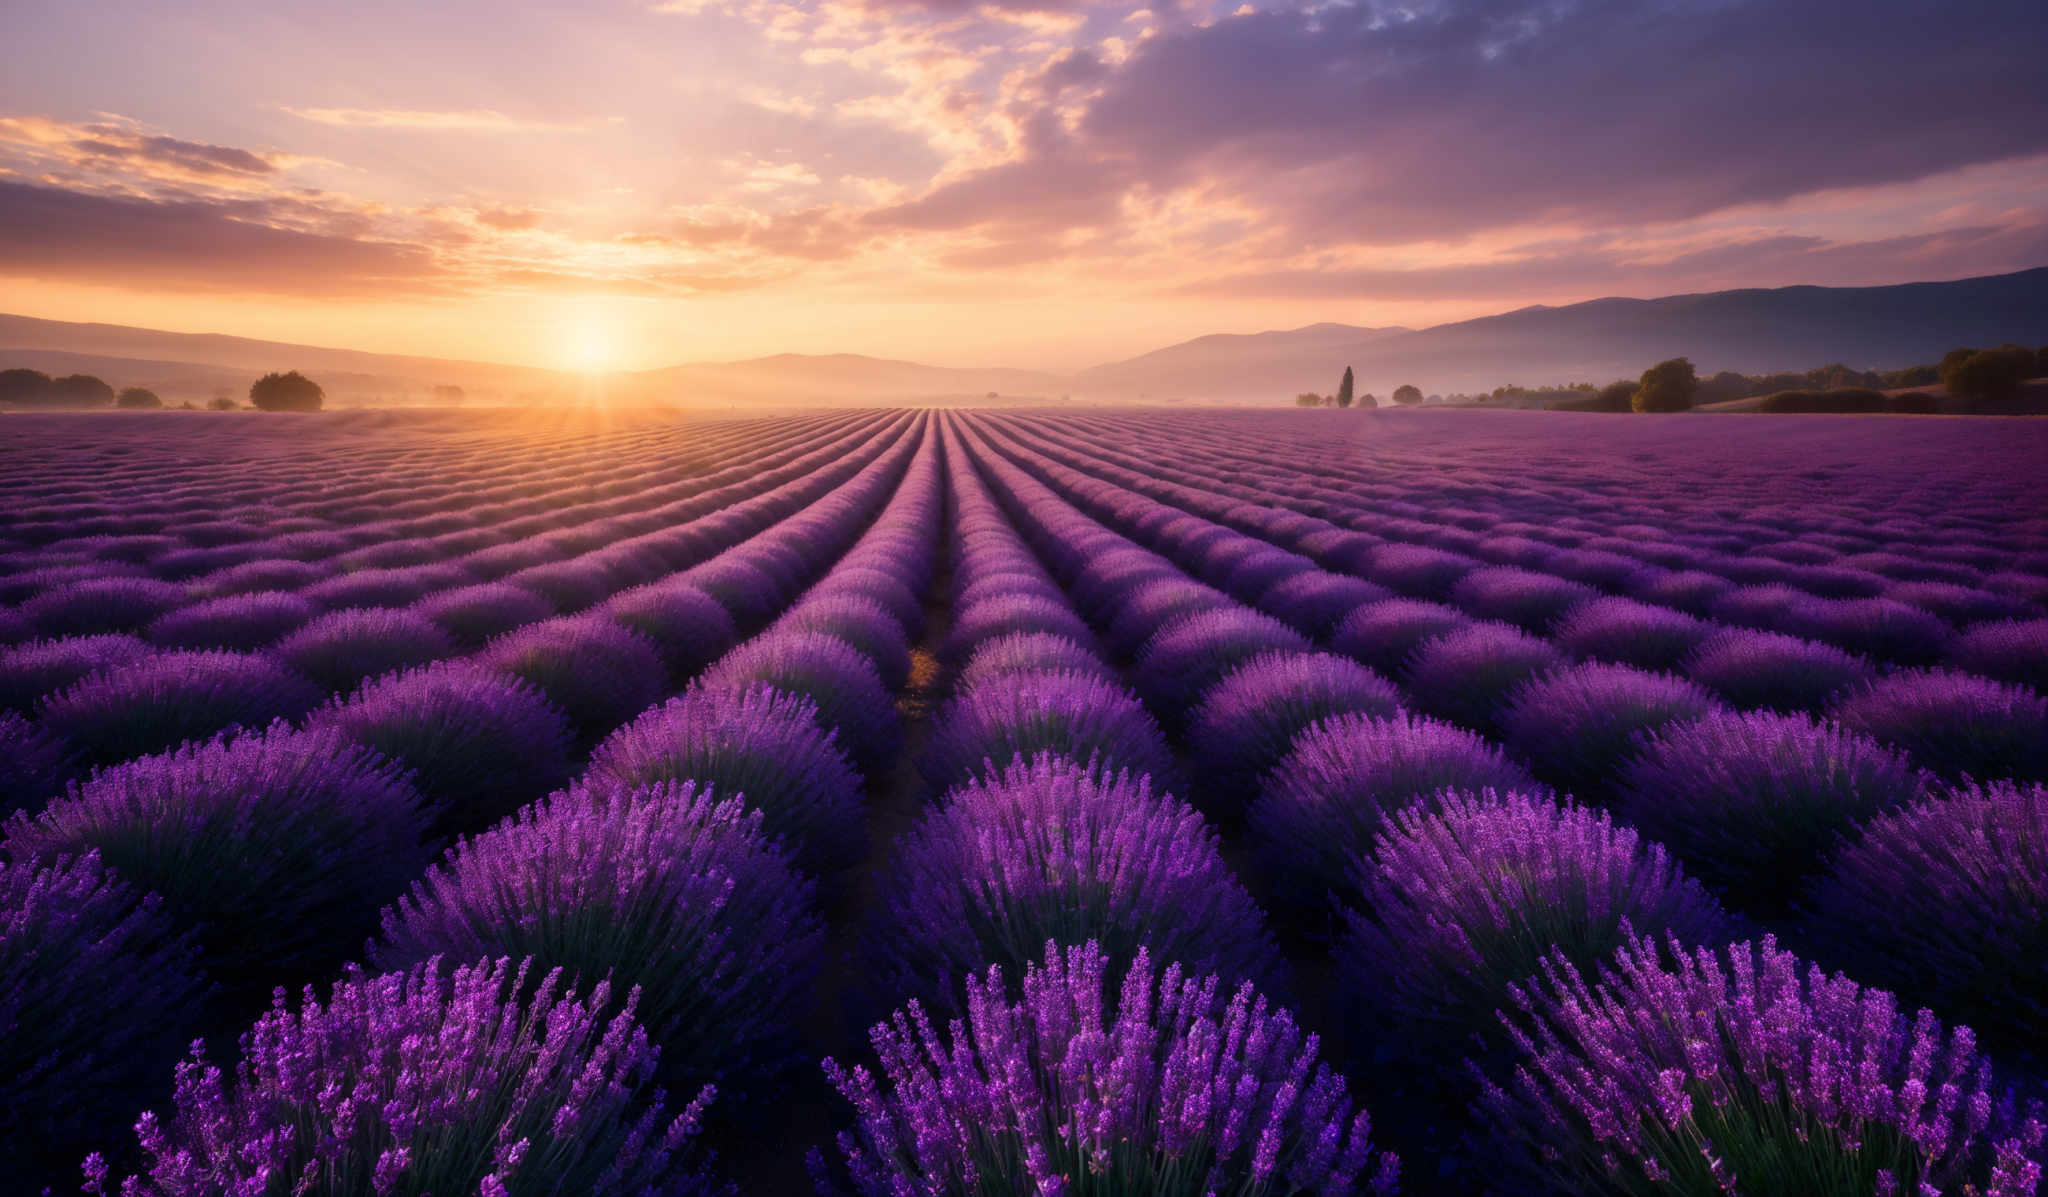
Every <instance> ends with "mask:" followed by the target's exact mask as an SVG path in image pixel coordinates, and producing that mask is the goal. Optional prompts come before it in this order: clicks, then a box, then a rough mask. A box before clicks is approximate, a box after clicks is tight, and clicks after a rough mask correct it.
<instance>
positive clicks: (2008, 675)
mask: <svg viewBox="0 0 2048 1197" xmlns="http://www.w3.org/2000/svg"><path fill="white" fill-rule="evenodd" d="M1947 664H1948V666H1949V667H1950V668H1951V669H1957V670H1961V671H1962V672H1964V673H1975V674H1980V675H1982V676H1984V677H1988V678H1992V679H1995V680H1997V681H2001V682H2012V683H2014V684H2015V685H2021V686H2032V687H2033V688H2034V689H2036V690H2038V691H2040V692H2042V693H2044V694H2048V619H2025V620H2021V619H2006V620H2000V621H1998V622H1996V623H1980V624H1978V625H1977V626H1976V627H1974V628H1971V629H1969V630H1968V631H1966V632H1964V633H1963V634H1962V635H1961V636H1958V637H1956V640H1955V643H1953V644H1951V645H1950V646H1949V652H1948V661H1947Z"/></svg>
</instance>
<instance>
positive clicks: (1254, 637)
mask: <svg viewBox="0 0 2048 1197" xmlns="http://www.w3.org/2000/svg"><path fill="white" fill-rule="evenodd" d="M1307 651H1309V644H1308V641H1306V640H1304V639H1302V637H1301V634H1300V633H1299V632H1296V631H1295V630H1294V629H1292V628H1290V627H1288V626H1287V625H1286V624H1284V623H1281V622H1280V621H1279V620H1277V619H1274V618H1273V617H1272V616H1270V615H1263V614H1261V613H1259V612H1257V611H1253V610H1250V609H1248V608H1244V607H1224V608H1219V609H1217V610H1213V611H1203V612H1200V613H1198V614H1194V615H1184V616H1181V617H1180V618H1178V619H1175V620H1174V621H1173V622H1172V623H1169V624H1167V625H1166V626H1165V627H1163V628H1161V629H1160V630H1159V631H1158V632H1157V633H1156V634H1154V635H1153V637H1152V638H1151V639H1150V640H1148V641H1146V642H1145V651H1144V654H1143V655H1142V656H1141V657H1140V658H1139V661H1138V669H1137V675H1136V680H1137V684H1138V693H1140V694H1142V695H1144V697H1145V701H1146V704H1147V705H1148V706H1150V707H1151V708H1152V710H1153V712H1154V713H1155V714H1158V715H1160V717H1161V718H1162V719H1164V718H1174V719H1178V718H1180V717H1181V712H1184V711H1190V710H1192V708H1193V707H1194V704H1195V703H1197V702H1198V701H1200V700H1201V697H1202V695H1203V694H1204V693H1206V692H1207V691H1208V689H1209V687H1210V686H1212V685H1214V684H1216V682H1217V681H1218V680H1220V679H1221V678H1222V677H1223V675H1224V674H1227V673H1229V672H1230V671H1231V670H1232V669H1235V668H1236V667H1237V666H1239V665H1241V664H1243V663H1244V662H1246V661H1249V660H1251V659H1252V658H1253V657H1256V656H1259V655H1260V654H1262V653H1275V652H1307Z"/></svg>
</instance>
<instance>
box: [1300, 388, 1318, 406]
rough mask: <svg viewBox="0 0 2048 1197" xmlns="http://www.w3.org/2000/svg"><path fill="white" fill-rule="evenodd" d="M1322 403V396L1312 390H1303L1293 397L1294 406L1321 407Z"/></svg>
mask: <svg viewBox="0 0 2048 1197" xmlns="http://www.w3.org/2000/svg"><path fill="white" fill-rule="evenodd" d="M1322 405H1323V397H1322V396H1321V395H1318V394H1316V393H1315V392H1314V391H1303V392H1302V393H1301V394H1299V395H1296V396H1295V397H1294V406H1296V407H1321V406H1322Z"/></svg>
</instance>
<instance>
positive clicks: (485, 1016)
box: [86, 960, 722, 1197]
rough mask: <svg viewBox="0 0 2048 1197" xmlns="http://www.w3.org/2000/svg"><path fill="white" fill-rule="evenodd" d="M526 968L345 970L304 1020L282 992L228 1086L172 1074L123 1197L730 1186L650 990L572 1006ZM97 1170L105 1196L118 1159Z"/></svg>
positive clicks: (193, 1073) (198, 1063)
mask: <svg viewBox="0 0 2048 1197" xmlns="http://www.w3.org/2000/svg"><path fill="white" fill-rule="evenodd" d="M531 971H532V966H531V965H530V964H525V963H522V964H519V965H517V966H515V965H514V964H513V962H511V961H507V960H500V961H495V962H487V963H482V964H475V965H470V966H468V967H462V968H456V969H454V970H452V971H448V972H444V970H443V969H442V966H441V962H440V961H438V960H435V961H429V962H428V963H426V964H423V965H421V966H420V967H418V968H416V969H414V970H412V971H411V972H409V973H401V974H393V975H387V976H374V977H373V976H367V975H365V974H364V973H362V972H361V971H360V970H357V969H354V968H351V970H350V971H349V972H348V973H347V974H346V975H345V976H344V977H343V978H342V980H341V981H340V982H339V983H337V984H336V985H335V986H334V988H333V991H332V993H331V994H330V995H329V997H328V999H327V1001H326V1002H325V1003H322V1002H320V1001H319V1000H318V998H317V997H316V995H315V994H314V993H313V991H312V990H310V989H308V990H307V991H306V993H305V994H304V995H303V996H302V997H301V999H300V1001H299V1005H298V1008H297V1009H293V1008H291V1007H290V1006H289V1005H287V1004H286V1002H285V1000H284V995H283V994H282V993H280V994H279V995H278V998H277V1002H276V1004H275V1006H273V1008H272V1009H271V1010H270V1012H269V1013H267V1014H265V1015H264V1016H263V1017H262V1018H260V1019H258V1020H257V1022H256V1024H255V1026H253V1027H252V1028H250V1030H249V1031H248V1033H247V1034H245V1035H243V1036H242V1059H241V1062H240V1063H239V1064H238V1065H237V1066H236V1067H235V1069H234V1072H233V1074H232V1075H229V1074H226V1073H223V1072H222V1070H221V1069H220V1068H218V1067H216V1066H214V1065H212V1064H209V1063H207V1062H206V1060H205V1059H204V1058H203V1057H202V1056H199V1055H197V1054H195V1055H194V1056H193V1057H192V1058H191V1059H189V1060H186V1061H185V1062H183V1063H181V1064H180V1065H178V1068H177V1092H176V1098H175V1101H174V1104H173V1108H172V1111H171V1114H170V1116H169V1117H168V1118H165V1119H159V1118H158V1117H157V1116H156V1115H155V1114H145V1115H143V1117H142V1119H141V1121H140V1122H138V1123H137V1124H136V1134H137V1138H138V1140H139V1142H140V1145H141V1149H142V1156H143V1159H144V1160H145V1166H144V1168H143V1171H142V1173H141V1175H139V1176H136V1177H131V1178H129V1179H128V1180H127V1181H126V1182H125V1183H123V1185H122V1186H121V1193H122V1197H216V1195H218V1194H223V1193H250V1194H256V1193H270V1192H280V1193H281V1192H303V1193H322V1194H326V1193H332V1194H351V1195H353V1194H371V1193H376V1194H387V1193H388V1194H394V1195H403V1197H431V1195H433V1194H458V1193H480V1194H485V1195H486V1197H500V1195H502V1197H526V1195H534V1197H538V1195H540V1194H554V1193H589V1194H592V1195H593V1197H595V1195H605V1197H629V1195H632V1197H640V1195H644V1194H656V1193H658V1194H664V1195H667V1194H674V1195H676V1197H696V1195H698V1194H709V1193H714V1192H720V1191H722V1188H721V1186H719V1185H718V1184H717V1183H715V1182H714V1181H713V1180H712V1179H711V1177H710V1176H709V1175H708V1174H707V1173H706V1172H705V1171H704V1170H703V1164H702V1162H701V1161H700V1160H699V1159H697V1158H696V1157H697V1156H698V1154H699V1153H697V1152H696V1151H694V1150H693V1148H694V1143H693V1139H694V1137H695V1135H696V1133H697V1130H698V1126H699V1123H700V1121H701V1120H702V1117H703V1114H704V1110H705V1108H706V1107H707V1106H708V1105H709V1103H710V1101H711V1098H712V1090H711V1089H710V1088H709V1087H706V1088H705V1089H704V1090H702V1091H701V1092H699V1093H698V1095H697V1097H696V1099H695V1100H693V1101H692V1102H691V1103H690V1104H689V1105H688V1106H686V1107H684V1109H683V1110H682V1111H681V1112H680V1113H679V1114H676V1115H674V1116H673V1117H671V1115H670V1114H669V1112H668V1111H667V1109H666V1108H665V1106H664V1103H663V1099H662V1095H661V1093H660V1091H659V1090H655V1089H653V1088H652V1078H653V1072H654V1064H655V1061H656V1059H657V1056H658V1053H657V1052H656V1050H655V1048H654V1047H653V1046H652V1045H650V1044H649V1043H648V1041H647V1036H646V1034H645V1033H644V1032H642V1031H641V1029H640V1027H639V1025H638V1023H637V1022H636V1021H635V1019H634V1011H635V1007H636V1004H637V1001H638V995H637V994H629V995H628V996H627V997H626V999H625V1000H624V1001H623V1002H616V1001H614V1000H613V999H612V995H611V989H610V987H609V986H608V985H607V984H606V983H604V982H598V983H597V985H595V986H594V987H593V988H592V989H591V990H590V992H589V995H588V996H587V997H579V996H578V995H577V994H575V993H573V992H570V991H569V990H568V989H567V988H566V987H565V986H563V985H562V983H561V975H560V974H559V973H557V972H549V973H547V974H546V975H545V976H544V977H542V978H540V979H539V980H538V982H537V984H535V983H530V982H529V974H530V972H531ZM86 1171H87V1175H88V1177H89V1179H90V1180H91V1181H92V1183H91V1185H90V1186H89V1190H88V1191H91V1192H95V1193H104V1192H105V1191H106V1190H105V1188H104V1183H105V1181H106V1180H107V1179H109V1176H110V1170H109V1169H108V1167H107V1165H106V1162H105V1161H104V1160H103V1159H101V1158H100V1157H98V1156H94V1157H91V1158H89V1159H88V1161H87V1168H86Z"/></svg>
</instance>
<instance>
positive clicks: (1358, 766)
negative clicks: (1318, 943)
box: [1245, 714, 1536, 908]
mask: <svg viewBox="0 0 2048 1197" xmlns="http://www.w3.org/2000/svg"><path fill="white" fill-rule="evenodd" d="M1535 788H1536V781H1535V779H1534V778H1532V777H1530V776H1529V774H1528V773H1527V772H1526V771H1524V770H1523V769H1522V767H1521V766H1520V765H1517V764H1515V763H1514V762H1512V761H1510V760H1508V759H1507V758H1506V757H1505V756H1503V755H1502V754H1501V750H1500V749H1499V748H1498V747H1496V746H1494V745H1492V744H1489V743H1487V742H1486V741H1485V740H1482V739H1480V738H1479V737H1478V736H1476V735H1474V734H1473V733H1471V732H1469V731H1466V730H1465V729H1463V728H1461V727H1454V726H1452V725H1450V724H1448V723H1439V722H1437V721H1436V720H1434V719H1424V718H1420V717H1417V716H1413V715H1397V716H1393V717H1389V718H1377V717H1373V716H1370V715H1363V714H1349V715H1340V716H1337V717H1335V718H1332V719H1327V720H1324V721H1323V722H1320V723H1318V724H1316V725H1314V726H1313V727H1310V728H1308V729H1307V730H1305V731H1303V732H1302V733H1301V734H1300V735H1299V736H1297V737H1296V738H1295V741H1294V745H1293V748H1292V750H1291V751H1290V752H1289V753H1288V755H1287V756H1286V758H1285V759H1283V760H1282V761H1281V762H1280V764H1279V765H1278V766H1277V767H1276V768H1275V769H1274V770H1273V771H1272V773H1270V774H1269V775H1268V776H1267V778H1266V782H1265V785H1264V786H1263V787H1262V788H1261V789H1260V791H1259V795H1258V797H1257V798H1256V799H1254V800H1253V802H1252V805H1251V808H1250V810H1249V811H1248V812H1247V815H1246V820H1245V825H1246V831H1247V833H1248V836H1249V838H1250V841H1251V847H1252V849H1253V851H1254V852H1255V853H1256V854H1257V855H1258V857H1259V859H1260V860H1261V861H1262V862H1263V863H1264V865H1265V874H1266V877H1267V878H1268V879H1269V880H1270V881H1271V882H1272V884H1273V885H1274V887H1275V890H1276V891H1277V892H1278V894H1279V895H1280V896H1281V898H1282V899H1283V901H1282V902H1281V905H1283V906H1285V907H1290V908H1293V907H1300V906H1304V905H1310V906H1320V905H1324V904H1328V905H1331V906H1344V905H1351V904H1355V903H1356V902H1357V901H1359V900H1360V898H1361V895H1360V894H1359V892H1358V890H1357V889H1356V888H1355V887H1354V886H1353V884H1352V877H1353V873H1352V868H1351V866H1352V862H1353V861H1354V860H1357V859H1361V858H1364V857H1366V856H1368V855H1369V854H1370V852H1371V849H1372V843H1373V839H1374V837H1376V836H1378V835H1379V833H1380V830H1381V827H1382V825H1383V824H1384V822H1385V820H1386V818H1387V817H1388V816H1389V815H1391V814H1393V813H1394V812H1396V811H1399V810H1401V809H1403V808H1405V807H1407V806H1409V805H1411V804H1413V803H1415V802H1418V801H1422V800H1424V799H1427V798H1429V797H1431V796H1433V795H1435V794H1438V793H1441V792H1443V791H1446V790H1462V791H1466V792H1470V793H1477V792H1479V791H1482V790H1499V791H1502V792H1507V791H1510V790H1533V789H1535Z"/></svg>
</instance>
